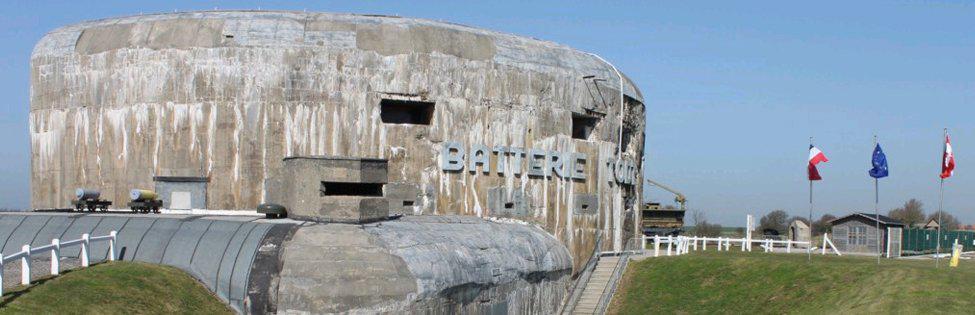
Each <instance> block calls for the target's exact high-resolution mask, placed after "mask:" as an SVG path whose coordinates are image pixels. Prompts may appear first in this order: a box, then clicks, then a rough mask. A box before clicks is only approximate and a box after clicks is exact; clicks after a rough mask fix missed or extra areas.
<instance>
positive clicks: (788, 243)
mask: <svg viewBox="0 0 975 315" xmlns="http://www.w3.org/2000/svg"><path fill="white" fill-rule="evenodd" d="M649 240H652V241H653V256H654V257H659V256H660V246H661V245H666V246H667V247H666V248H665V249H664V250H665V251H666V255H667V256H673V255H683V254H687V253H688V252H689V251H691V250H695V251H696V250H698V244H700V245H701V250H708V243H714V245H716V246H717V249H718V251H722V250H724V251H729V250H731V244H735V245H740V248H741V251H749V252H750V251H752V245H753V244H758V245H759V247H761V248H762V249H763V250H764V252H766V253H769V252H772V251H773V249H774V248H775V245H785V252H786V253H791V252H792V248H793V247H796V249H798V247H800V246H803V247H805V248H806V249H807V250H810V251H811V250H815V248H810V246H812V243H811V242H800V241H793V240H784V241H780V240H772V239H758V240H756V239H748V238H730V237H699V236H677V237H674V236H666V237H661V236H653V237H648V236H643V240H642V244H643V246H642V249H643V250H644V251H646V248H647V241H649ZM827 245H828V246H829V247H830V248H831V249H832V251H833V252H834V253H836V255H840V256H842V255H843V254H842V253H840V251H839V250H837V249H836V246H833V241H831V240H830V239H829V236H828V235H827V234H823V246H822V248H821V249H822V254H823V255H826V247H827Z"/></svg>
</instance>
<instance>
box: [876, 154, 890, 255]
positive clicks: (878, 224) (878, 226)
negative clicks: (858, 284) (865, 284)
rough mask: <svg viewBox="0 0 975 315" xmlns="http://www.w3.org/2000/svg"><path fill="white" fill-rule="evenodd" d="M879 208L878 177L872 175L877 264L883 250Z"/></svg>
mask: <svg viewBox="0 0 975 315" xmlns="http://www.w3.org/2000/svg"><path fill="white" fill-rule="evenodd" d="M873 146H874V150H876V147H877V135H873ZM879 209H880V179H879V178H876V177H874V178H873V215H874V219H875V220H874V224H875V225H876V228H877V265H880V256H883V252H884V251H883V250H882V249H881V247H880V244H881V243H880V238H881V237H880V235H882V233H880V210H879ZM887 237H890V235H887Z"/></svg>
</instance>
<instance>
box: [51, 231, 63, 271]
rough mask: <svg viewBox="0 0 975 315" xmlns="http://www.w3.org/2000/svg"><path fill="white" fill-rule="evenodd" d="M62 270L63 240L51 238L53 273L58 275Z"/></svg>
mask: <svg viewBox="0 0 975 315" xmlns="http://www.w3.org/2000/svg"><path fill="white" fill-rule="evenodd" d="M60 272H61V240H59V239H53V240H51V275H52V276H56V275H58V273H60Z"/></svg>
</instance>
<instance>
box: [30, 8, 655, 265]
mask: <svg viewBox="0 0 975 315" xmlns="http://www.w3.org/2000/svg"><path fill="white" fill-rule="evenodd" d="M589 75H593V76H595V77H596V78H599V79H604V80H605V81H604V82H599V83H595V82H593V81H592V80H587V79H584V78H583V77H584V76H589ZM623 83H624V90H625V91H624V92H625V94H626V96H627V97H626V99H627V101H628V102H627V105H626V110H625V112H624V115H623V116H624V119H623V129H624V131H625V134H626V135H625V136H624V141H623V143H624V144H625V148H622V150H621V151H622V153H621V154H618V149H617V148H618V147H619V145H620V139H619V138H620V127H621V126H620V119H619V117H620V111H621V108H620V106H619V99H618V98H619V96H618V95H619V91H618V90H617V87H618V86H619V85H620V84H619V79H617V76H616V74H615V72H614V71H613V70H612V68H611V67H610V66H609V65H607V64H605V63H603V62H601V61H599V60H598V59H597V58H596V57H593V56H591V55H588V54H586V53H583V52H580V51H576V50H573V49H571V48H568V47H566V46H562V45H558V44H554V43H551V42H545V41H539V40H534V39H529V38H524V37H518V36H513V35H508V34H501V33H496V32H490V31H485V30H479V29H474V28H469V27H464V26H459V25H454V24H447V23H441V22H434V21H426V20H418V19H407V18H396V17H376V16H357V15H342V14H322V13H300V12H195V13H178V14H160V15H145V16H134V17H124V18H115V19H106V20H99V21H93V22H86V23H82V24H77V25H71V26H67V27H64V28H60V29H57V30H54V31H52V32H51V33H49V34H48V35H47V36H45V37H44V38H43V39H41V41H40V42H39V43H38V44H37V46H36V47H35V49H34V52H33V54H32V56H31V112H30V123H29V126H30V134H31V168H32V172H31V174H32V175H31V202H32V206H33V207H34V208H51V207H64V206H66V205H67V202H68V200H69V197H70V194H71V192H73V191H74V189H75V188H77V187H91V188H98V189H101V190H102V191H103V196H104V197H106V198H108V199H111V200H113V201H115V204H116V205H117V206H118V205H124V204H125V202H126V201H127V200H126V192H127V191H128V190H129V189H132V188H151V187H153V186H154V184H153V182H152V178H153V176H154V175H155V176H192V177H208V178H209V182H208V185H207V198H206V200H207V207H208V208H211V209H253V208H254V207H255V206H256V205H257V204H258V203H260V202H262V201H264V200H266V195H265V188H266V186H267V180H268V179H269V178H271V177H272V176H274V175H276V174H277V173H278V172H279V171H280V170H281V165H282V158H284V157H287V156H295V155H340V156H353V157H367V158H384V159H388V160H389V163H390V164H389V182H390V183H391V185H389V186H387V188H389V191H387V194H389V195H393V196H396V198H395V200H394V201H398V202H399V204H400V205H401V206H400V207H399V208H401V209H402V210H412V214H435V215H444V214H461V215H473V216H480V217H513V218H516V219H519V220H523V221H528V222H533V223H537V224H540V225H542V226H544V227H545V229H546V230H547V231H548V232H549V233H552V234H553V235H555V236H556V237H557V238H559V239H560V240H561V241H562V242H563V243H564V244H566V245H567V246H568V247H569V249H570V251H571V252H572V253H573V255H574V256H575V257H576V262H577V263H578V262H580V261H586V259H587V258H588V255H589V254H590V253H591V252H592V250H593V246H594V244H595V240H594V237H595V235H597V234H596V231H597V230H603V231H604V233H603V234H602V235H604V237H605V238H606V240H607V242H606V244H607V245H611V246H609V247H608V248H606V250H609V249H620V248H621V246H622V243H623V239H624V238H626V237H628V236H629V235H630V233H635V229H633V227H631V226H624V223H625V222H631V224H630V225H632V224H636V223H635V222H638V220H633V218H631V217H625V218H624V216H626V215H627V213H628V212H627V211H628V210H629V211H631V212H629V213H631V215H630V216H633V215H638V211H632V210H634V209H636V208H637V205H639V198H640V196H639V193H638V192H639V191H640V189H639V187H640V182H641V179H639V177H640V174H642V172H640V171H639V169H640V163H641V161H642V156H643V148H642V145H643V129H644V120H643V117H644V114H643V112H644V106H643V104H642V99H643V98H642V96H641V95H640V93H639V91H637V89H636V88H635V87H634V85H633V84H632V83H631V82H629V81H628V80H624V82H623ZM384 98H388V99H405V100H423V101H430V102H434V103H435V104H436V105H435V110H434V113H433V117H432V121H431V123H430V124H429V125H406V124H384V123H383V122H382V119H381V117H380V105H379V104H380V101H381V100H382V99H384ZM573 114H583V115H589V116H593V117H597V118H598V123H597V124H596V125H595V127H594V129H593V134H592V135H590V136H589V138H588V139H573V138H572V137H571V135H572V130H571V129H572V127H571V125H572V124H571V117H572V115H573ZM447 141H453V142H459V143H461V144H462V145H463V146H464V147H465V148H470V147H471V146H473V145H485V146H487V147H488V148H493V147H495V146H506V147H519V148H524V149H525V151H526V152H528V151H530V150H532V149H534V150H548V151H558V152H572V153H582V154H585V155H586V156H587V158H588V159H587V163H586V164H585V169H584V174H585V177H586V179H585V180H570V179H566V178H561V177H558V176H552V177H531V176H525V175H524V174H522V175H521V176H517V175H514V174H513V173H514V171H516V170H517V168H519V167H524V166H515V165H514V164H513V163H507V166H506V167H505V169H503V174H499V173H498V172H496V171H495V172H489V173H488V174H485V173H482V172H475V173H471V172H469V171H467V170H466V169H465V170H464V171H462V172H444V171H441V170H440V168H439V167H438V163H437V159H438V157H439V156H440V153H441V152H440V151H441V150H442V149H443V144H444V143H445V142H447ZM489 159H490V162H491V165H495V163H497V162H498V160H499V159H498V156H495V155H491V156H490V158H489ZM616 159H624V160H629V161H632V162H634V164H635V166H636V170H635V173H636V176H637V180H636V181H635V185H634V186H627V185H620V184H618V183H617V182H616V181H615V180H614V177H615V174H613V173H614V171H613V170H610V169H608V168H607V164H606V162H607V161H610V160H616ZM496 188H500V189H502V190H503V191H504V192H505V193H506V194H508V195H509V196H513V194H514V191H520V192H521V196H523V198H524V199H525V200H524V202H525V203H524V205H525V206H526V207H527V209H526V211H524V212H523V213H521V212H509V211H504V209H491V208H490V207H489V204H490V203H491V202H490V201H489V200H488V195H489V194H488V191H490V190H491V189H496ZM578 194H584V195H595V196H597V197H598V198H599V199H598V202H596V203H595V204H598V207H599V208H598V209H597V210H596V211H580V212H576V211H573V210H572V209H575V208H576V206H575V201H576V200H577V198H576V196H577V195H578ZM410 196H416V197H415V200H408V199H407V198H409V197H410ZM404 202H406V203H407V204H409V203H410V202H412V203H413V205H412V206H402V205H403V203H404ZM624 229H627V230H629V231H631V232H630V233H624Z"/></svg>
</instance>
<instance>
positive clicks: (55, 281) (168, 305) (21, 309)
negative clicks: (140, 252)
mask: <svg viewBox="0 0 975 315" xmlns="http://www.w3.org/2000/svg"><path fill="white" fill-rule="evenodd" d="M4 293H5V294H4V295H3V298H2V300H0V314H231V310H230V309H229V308H228V307H227V306H225V305H224V303H223V302H221V301H220V300H219V299H218V298H217V297H216V296H214V295H213V294H211V293H210V291H209V290H207V289H206V288H205V287H203V285H202V284H200V283H199V282H197V281H196V280H195V279H193V278H192V277H190V275H188V274H186V273H184V272H183V271H180V270H179V269H176V268H173V267H168V266H161V265H151V264H144V263H132V262H112V263H104V264H99V265H96V266H92V267H89V268H83V269H78V270H74V271H70V272H66V273H63V274H62V275H61V276H59V277H53V278H50V277H49V278H46V279H42V280H40V281H38V283H35V285H33V286H30V287H18V288H16V289H14V290H9V292H4Z"/></svg>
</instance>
